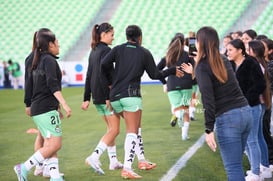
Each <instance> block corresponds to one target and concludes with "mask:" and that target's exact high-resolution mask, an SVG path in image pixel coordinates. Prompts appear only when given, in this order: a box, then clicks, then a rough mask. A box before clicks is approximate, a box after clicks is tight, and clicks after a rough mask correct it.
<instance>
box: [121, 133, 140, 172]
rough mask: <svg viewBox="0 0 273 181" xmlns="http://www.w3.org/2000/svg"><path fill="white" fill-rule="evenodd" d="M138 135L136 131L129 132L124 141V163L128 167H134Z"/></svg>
mask: <svg viewBox="0 0 273 181" xmlns="http://www.w3.org/2000/svg"><path fill="white" fill-rule="evenodd" d="M136 142H137V135H136V134H135V133H127V134H126V138H125V143H124V153H125V154H124V164H123V167H124V168H126V169H132V164H133V161H134V158H135V147H136Z"/></svg>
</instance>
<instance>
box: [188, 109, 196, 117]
mask: <svg viewBox="0 0 273 181" xmlns="http://www.w3.org/2000/svg"><path fill="white" fill-rule="evenodd" d="M194 112H195V107H193V106H190V107H189V116H190V118H194Z"/></svg>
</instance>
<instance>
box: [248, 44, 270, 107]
mask: <svg viewBox="0 0 273 181" xmlns="http://www.w3.org/2000/svg"><path fill="white" fill-rule="evenodd" d="M248 45H249V48H250V49H251V50H252V51H253V53H254V54H255V58H256V60H257V61H258V62H259V63H260V64H261V65H262V66H263V68H264V78H265V82H266V89H265V90H264V92H263V97H264V103H265V106H266V108H267V109H269V108H270V107H271V95H270V80H269V73H268V68H267V63H266V61H265V56H264V51H265V47H264V44H263V43H262V42H261V41H260V40H251V41H250V42H248Z"/></svg>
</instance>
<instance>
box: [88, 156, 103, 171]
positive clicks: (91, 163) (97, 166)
mask: <svg viewBox="0 0 273 181" xmlns="http://www.w3.org/2000/svg"><path fill="white" fill-rule="evenodd" d="M85 163H86V164H87V165H89V166H90V167H91V168H93V170H94V171H95V172H96V173H98V174H99V175H104V174H105V173H104V171H103V170H102V169H101V168H100V166H101V163H100V161H99V160H95V159H93V158H92V157H91V156H89V157H87V158H86V159H85Z"/></svg>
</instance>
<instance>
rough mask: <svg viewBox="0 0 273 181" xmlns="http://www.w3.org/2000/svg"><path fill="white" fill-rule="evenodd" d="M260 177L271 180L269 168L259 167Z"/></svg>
mask: <svg viewBox="0 0 273 181" xmlns="http://www.w3.org/2000/svg"><path fill="white" fill-rule="evenodd" d="M260 170H261V171H260V176H261V177H262V178H263V179H265V178H272V171H271V169H270V168H269V167H265V166H262V165H261V166H260Z"/></svg>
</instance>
